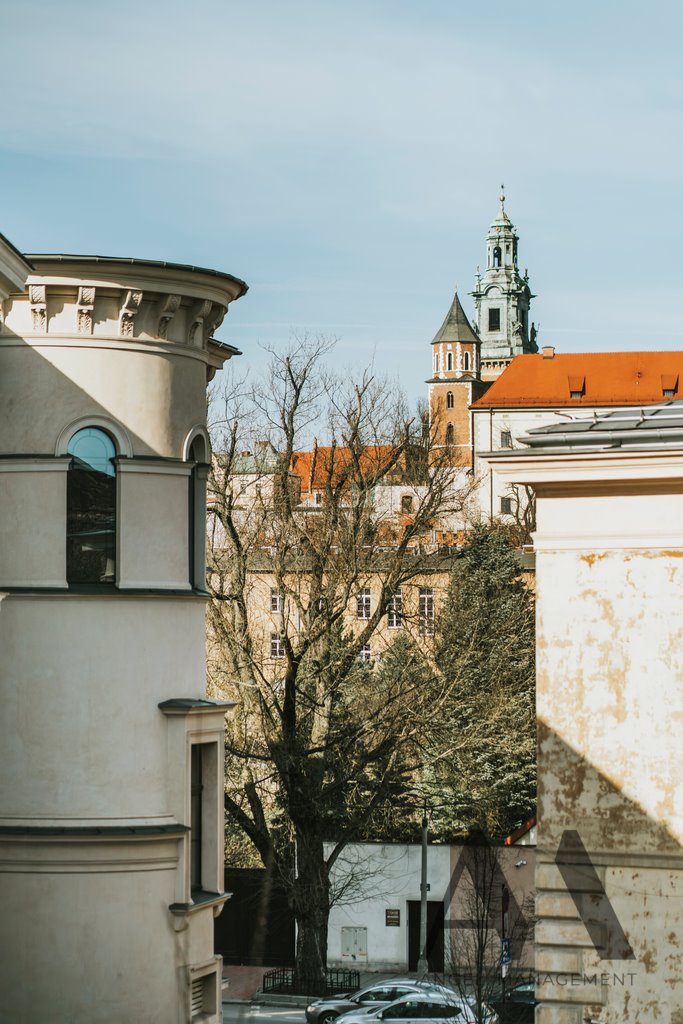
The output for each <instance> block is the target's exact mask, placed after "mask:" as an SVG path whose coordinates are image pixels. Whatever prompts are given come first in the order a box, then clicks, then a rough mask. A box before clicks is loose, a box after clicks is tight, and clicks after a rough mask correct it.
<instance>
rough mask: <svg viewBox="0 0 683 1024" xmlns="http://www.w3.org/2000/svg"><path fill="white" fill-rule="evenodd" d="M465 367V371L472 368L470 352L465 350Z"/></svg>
mask: <svg viewBox="0 0 683 1024" xmlns="http://www.w3.org/2000/svg"><path fill="white" fill-rule="evenodd" d="M463 369H464V370H465V371H468V370H469V369H470V354H469V352H465V355H464V356H463Z"/></svg>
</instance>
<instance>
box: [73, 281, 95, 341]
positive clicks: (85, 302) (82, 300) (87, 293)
mask: <svg viewBox="0 0 683 1024" xmlns="http://www.w3.org/2000/svg"><path fill="white" fill-rule="evenodd" d="M76 308H77V313H76V323H77V330H78V333H79V334H92V314H93V309H94V308H95V288H93V287H92V286H91V285H84V286H82V287H80V288H79V289H78V300H77V304H76Z"/></svg>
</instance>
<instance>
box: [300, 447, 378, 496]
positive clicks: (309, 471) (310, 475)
mask: <svg viewBox="0 0 683 1024" xmlns="http://www.w3.org/2000/svg"><path fill="white" fill-rule="evenodd" d="M395 451H396V449H395V448H394V447H393V446H392V445H369V446H368V447H367V448H365V449H364V450H363V453H362V455H361V457H360V464H361V470H362V471H363V472H364V473H365V472H372V470H373V469H379V468H380V467H381V466H382V465H385V464H386V463H388V462H389V461H390V460H391V459H392V457H393V455H394V453H395ZM349 458H350V452H349V449H348V448H342V447H339V448H336V449H335V451H334V465H333V470H334V472H333V480H332V482H333V483H334V482H335V481H334V478H335V477H337V479H338V474H341V473H342V472H343V470H344V469H346V467H347V466H348V463H349ZM331 459H332V448H331V447H326V446H322V445H316V446H315V447H314V448H313V449H312V450H311V451H309V452H294V454H293V455H292V463H291V472H292V473H294V474H295V475H296V476H298V477H300V478H301V491H302V493H307V492H310V491H316V490H324V488H325V486H326V484H327V478H328V473H329V469H330V460H331Z"/></svg>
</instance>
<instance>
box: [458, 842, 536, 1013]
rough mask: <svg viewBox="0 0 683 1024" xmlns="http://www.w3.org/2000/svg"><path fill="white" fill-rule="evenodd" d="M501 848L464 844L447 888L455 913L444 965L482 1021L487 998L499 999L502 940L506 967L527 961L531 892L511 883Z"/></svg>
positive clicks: (530, 923) (485, 1010) (530, 925)
mask: <svg viewBox="0 0 683 1024" xmlns="http://www.w3.org/2000/svg"><path fill="white" fill-rule="evenodd" d="M481 838H483V837H481ZM506 852H510V851H506ZM502 854H503V850H502V848H501V847H496V846H491V845H490V844H488V843H487V842H486V841H483V842H482V841H474V842H472V843H470V844H467V845H465V846H464V847H463V849H462V852H461V854H460V857H459V860H458V863H457V865H456V868H455V871H454V873H453V877H452V879H451V885H450V892H449V901H450V903H451V914H452V915H453V916H452V919H451V921H450V925H451V927H450V930H449V938H448V942H447V947H446V970H447V972H448V974H449V976H450V980H451V982H452V984H453V986H454V987H455V988H456V989H457V990H458V991H459V992H460V994H461V995H462V996H464V997H466V998H468V999H469V1000H470V1001H471V1003H472V1008H473V1010H474V1013H475V1015H476V1019H477V1022H478V1024H486V1021H487V1020H488V1019H489V1018H490V1008H489V1004H490V1002H491V1001H495V1002H496V1003H499V1002H500V993H501V988H502V987H504V986H503V977H502V973H503V972H502V962H501V960H502V956H501V954H502V948H503V941H502V940H503V939H505V943H506V952H509V959H510V963H509V965H508V969H509V968H514V970H515V971H519V970H520V969H522V968H525V967H527V968H528V967H529V966H530V965H529V964H528V963H527V962H526V961H527V958H528V956H529V950H530V945H529V940H530V939H531V937H532V930H533V904H534V898H533V894H532V893H529V892H524V891H522V890H518V891H514V890H513V889H512V888H511V887H510V885H509V884H508V881H507V879H506V875H505V873H504V871H503V856H502Z"/></svg>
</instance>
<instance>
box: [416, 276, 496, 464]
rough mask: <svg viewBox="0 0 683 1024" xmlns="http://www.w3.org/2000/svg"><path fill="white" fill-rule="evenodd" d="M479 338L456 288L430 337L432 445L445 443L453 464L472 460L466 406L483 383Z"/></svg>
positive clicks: (429, 383)
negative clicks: (448, 306) (446, 311)
mask: <svg viewBox="0 0 683 1024" xmlns="http://www.w3.org/2000/svg"><path fill="white" fill-rule="evenodd" d="M479 350H480V342H479V338H478V337H477V335H476V334H475V332H474V331H473V329H472V325H471V324H470V322H469V320H468V319H467V316H466V314H465V310H464V309H463V308H462V305H461V304H460V299H459V298H458V293H457V291H456V293H455V295H454V297H453V302H452V303H451V307H450V309H449V310H448V313H447V314H446V319H445V320H444V322H443V323H442V325H441V327H440V328H439V330H438V331H437V332H436V334H435V336H434V338H433V340H432V376H431V377H430V378H429V380H428V381H427V384H428V385H429V420H430V424H431V429H432V443H433V447H434V448H435V449H436V448H445V447H448V448H449V449H451V451H452V455H453V464H454V465H458V466H463V467H471V466H472V464H473V445H472V422H471V414H470V411H469V406H470V404H471V403H472V402H474V401H476V399H477V398H479V397H480V396H481V395H482V394H483V393H484V391H485V390H486V385H485V384H483V383H482V381H481V374H480V353H479Z"/></svg>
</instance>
